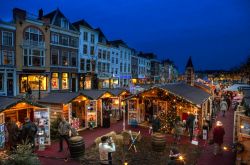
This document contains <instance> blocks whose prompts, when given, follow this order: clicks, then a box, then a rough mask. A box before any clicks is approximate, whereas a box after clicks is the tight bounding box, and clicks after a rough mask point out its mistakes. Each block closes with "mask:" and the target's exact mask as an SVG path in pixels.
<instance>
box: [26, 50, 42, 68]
mask: <svg viewBox="0 0 250 165" xmlns="http://www.w3.org/2000/svg"><path fill="white" fill-rule="evenodd" d="M23 64H24V66H44V65H45V55H44V51H43V50H40V49H24V50H23Z"/></svg>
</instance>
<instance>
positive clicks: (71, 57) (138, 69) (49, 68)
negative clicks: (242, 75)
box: [0, 8, 177, 97]
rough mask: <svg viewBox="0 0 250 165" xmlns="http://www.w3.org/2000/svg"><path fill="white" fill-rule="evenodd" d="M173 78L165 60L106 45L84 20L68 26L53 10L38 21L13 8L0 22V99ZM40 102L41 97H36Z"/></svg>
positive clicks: (120, 45)
mask: <svg viewBox="0 0 250 165" xmlns="http://www.w3.org/2000/svg"><path fill="white" fill-rule="evenodd" d="M176 78H177V70H176V68H175V67H174V65H173V63H171V62H170V61H165V62H163V63H162V62H161V61H159V60H157V57H156V55H154V54H153V53H142V52H140V53H138V52H137V51H136V50H135V49H133V48H131V47H129V46H128V45H127V44H126V43H125V42H124V41H122V40H114V41H110V40H108V39H107V37H106V36H105V35H104V33H103V32H102V30H101V29H100V28H93V27H92V26H91V25H90V24H88V23H87V22H86V21H85V20H80V21H77V22H74V23H71V22H70V21H69V19H68V18H67V17H65V16H64V14H63V13H62V12H61V11H60V10H59V9H56V10H54V11H52V12H51V13H48V14H43V10H42V9H40V10H39V11H38V16H37V15H33V14H31V13H28V12H27V11H25V10H22V9H18V8H14V9H13V20H12V21H11V22H3V21H0V95H2V96H16V95H20V94H23V93H26V92H27V90H28V89H31V90H32V91H33V92H39V93H41V94H45V93H49V92H52V91H62V90H65V91H72V92H76V91H79V90H83V89H102V88H117V87H124V86H129V85H130V84H132V83H133V84H136V83H146V82H169V81H173V80H175V79H176ZM39 97H40V95H39Z"/></svg>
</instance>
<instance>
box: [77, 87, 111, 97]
mask: <svg viewBox="0 0 250 165" xmlns="http://www.w3.org/2000/svg"><path fill="white" fill-rule="evenodd" d="M81 93H82V94H83V95H85V96H87V97H89V98H91V99H92V100H98V99H99V98H100V97H102V96H103V95H104V94H105V93H109V94H111V95H114V94H113V93H111V92H110V91H108V90H97V89H90V90H83V91H81Z"/></svg>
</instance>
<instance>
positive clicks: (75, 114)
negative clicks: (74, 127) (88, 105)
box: [72, 101, 87, 129]
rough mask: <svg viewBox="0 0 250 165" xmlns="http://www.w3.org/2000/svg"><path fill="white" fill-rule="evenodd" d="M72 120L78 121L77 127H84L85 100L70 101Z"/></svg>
mask: <svg viewBox="0 0 250 165" xmlns="http://www.w3.org/2000/svg"><path fill="white" fill-rule="evenodd" d="M72 122H79V128H80V129H81V128H86V127H87V126H86V110H85V101H74V102H72Z"/></svg>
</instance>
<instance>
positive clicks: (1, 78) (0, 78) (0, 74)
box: [0, 73, 4, 91]
mask: <svg viewBox="0 0 250 165" xmlns="http://www.w3.org/2000/svg"><path fill="white" fill-rule="evenodd" d="M3 78H4V77H3V73H0V91H3V83H4V82H3Z"/></svg>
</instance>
